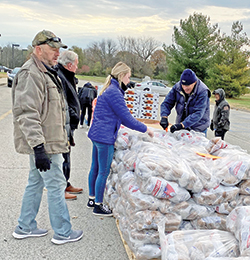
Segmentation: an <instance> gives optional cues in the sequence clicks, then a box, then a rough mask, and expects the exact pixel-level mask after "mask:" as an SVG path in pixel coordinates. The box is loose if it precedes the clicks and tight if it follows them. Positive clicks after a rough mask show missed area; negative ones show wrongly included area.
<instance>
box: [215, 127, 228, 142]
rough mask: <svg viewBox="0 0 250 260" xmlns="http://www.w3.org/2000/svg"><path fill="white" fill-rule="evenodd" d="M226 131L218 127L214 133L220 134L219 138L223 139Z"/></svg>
mask: <svg viewBox="0 0 250 260" xmlns="http://www.w3.org/2000/svg"><path fill="white" fill-rule="evenodd" d="M226 132H227V130H224V129H219V130H215V132H214V135H215V136H220V137H221V139H222V140H224V137H225V134H226Z"/></svg>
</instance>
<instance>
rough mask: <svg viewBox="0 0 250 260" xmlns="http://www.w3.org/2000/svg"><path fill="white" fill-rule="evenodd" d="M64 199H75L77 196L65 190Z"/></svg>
mask: <svg viewBox="0 0 250 260" xmlns="http://www.w3.org/2000/svg"><path fill="white" fill-rule="evenodd" d="M65 199H66V200H76V199H77V197H76V195H73V194H69V193H68V192H65Z"/></svg>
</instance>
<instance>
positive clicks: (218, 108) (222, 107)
mask: <svg viewBox="0 0 250 260" xmlns="http://www.w3.org/2000/svg"><path fill="white" fill-rule="evenodd" d="M213 94H219V95H220V99H219V100H215V103H216V104H215V106H214V113H213V120H212V124H213V129H214V130H217V131H218V130H220V129H223V130H226V131H228V130H229V128H230V121H229V113H230V106H229V104H228V102H227V101H226V99H225V91H224V90H223V89H221V88H219V89H216V90H215V91H214V92H213Z"/></svg>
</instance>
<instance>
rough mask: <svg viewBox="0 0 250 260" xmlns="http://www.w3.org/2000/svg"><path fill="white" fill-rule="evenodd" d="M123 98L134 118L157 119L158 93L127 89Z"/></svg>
mask: <svg viewBox="0 0 250 260" xmlns="http://www.w3.org/2000/svg"><path fill="white" fill-rule="evenodd" d="M125 100H126V104H127V107H128V108H129V110H130V113H131V114H132V115H133V116H134V117H135V118H141V119H152V120H157V114H158V107H159V94H158V93H151V92H148V91H138V90H128V91H127V92H126V93H125Z"/></svg>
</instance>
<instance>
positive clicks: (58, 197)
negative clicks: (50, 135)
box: [18, 154, 71, 237]
mask: <svg viewBox="0 0 250 260" xmlns="http://www.w3.org/2000/svg"><path fill="white" fill-rule="evenodd" d="M49 157H50V160H51V164H50V170H47V171H46V172H44V171H43V172H41V171H39V170H38V169H37V168H36V166H35V156H34V155H33V154H31V155H30V172H29V179H28V184H27V186H26V188H25V192H24V195H23V201H22V208H21V214H20V217H19V219H18V223H19V226H20V227H21V228H22V229H23V230H24V231H28V232H29V231H31V230H34V229H36V228H37V222H36V220H35V218H36V215H37V213H38V210H39V207H40V202H41V199H42V195H43V189H44V187H45V188H46V189H47V199H48V207H49V218H50V223H51V226H52V228H53V230H54V232H55V234H57V235H61V236H65V237H67V236H69V235H70V233H71V223H70V216H69V211H68V207H67V204H66V201H65V194H64V193H65V188H66V179H65V177H64V174H63V169H62V165H63V157H62V154H51V155H49Z"/></svg>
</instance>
